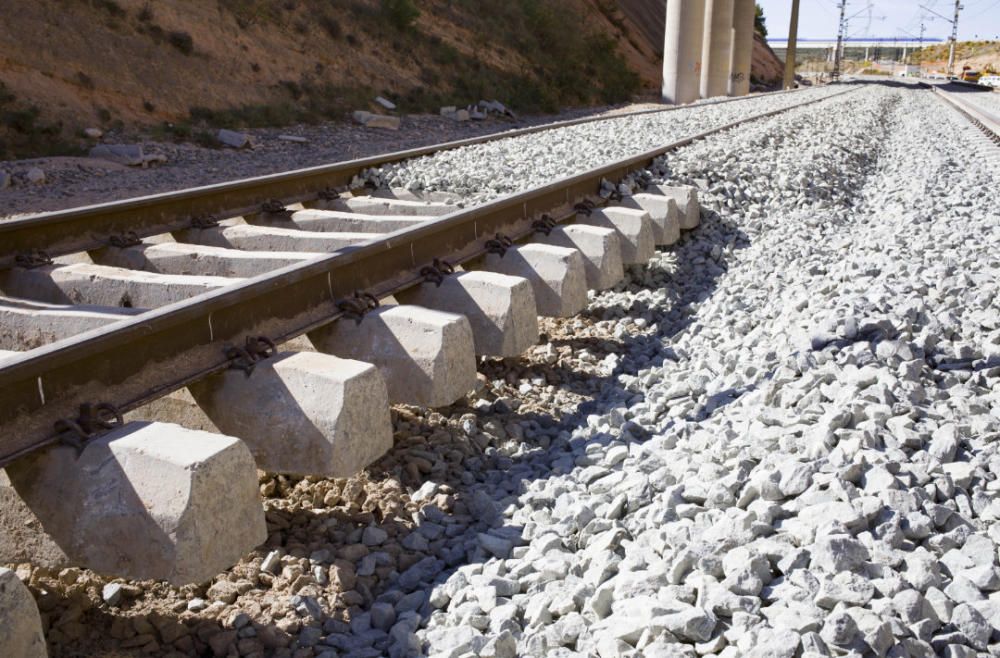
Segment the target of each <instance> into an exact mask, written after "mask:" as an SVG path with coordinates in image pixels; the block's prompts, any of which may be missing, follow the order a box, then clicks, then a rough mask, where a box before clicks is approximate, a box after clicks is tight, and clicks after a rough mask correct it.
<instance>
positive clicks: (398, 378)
mask: <svg viewBox="0 0 1000 658" xmlns="http://www.w3.org/2000/svg"><path fill="white" fill-rule="evenodd" d="M309 340H310V341H311V342H312V344H313V345H315V346H316V349H318V350H320V351H322V352H326V353H328V354H336V355H337V356H339V357H342V358H345V359H358V360H364V361H366V362H368V363H371V364H374V365H375V367H376V368H378V369H379V372H381V373H382V379H383V380H384V381H385V383H386V387H387V389H388V394H389V401H390V402H393V403H401V404H412V405H416V406H420V407H443V406H446V405H449V404H452V403H453V402H455V401H456V400H459V399H461V398H463V397H465V396H466V395H467V394H468V393H469V392H470V391H472V390H473V389H474V388H475V387H476V353H475V350H474V348H473V339H472V327H471V326H470V325H469V321H468V320H467V319H466V318H465V316H462V315H456V314H454V313H442V312H440V311H433V310H431V309H429V308H421V307H419V306H382V307H380V308H377V309H375V310H374V311H372V312H371V313H368V314H367V315H365V316H364V319H362V321H361V322H360V323H356V322H354V321H353V320H348V319H342V320H338V321H337V322H332V323H330V324H328V325H326V326H325V327H321V328H320V329H316V330H315V331H312V332H310V333H309Z"/></svg>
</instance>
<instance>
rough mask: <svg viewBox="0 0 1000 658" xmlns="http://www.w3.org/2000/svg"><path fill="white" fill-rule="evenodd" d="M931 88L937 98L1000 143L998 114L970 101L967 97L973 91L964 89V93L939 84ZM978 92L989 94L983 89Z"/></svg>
mask: <svg viewBox="0 0 1000 658" xmlns="http://www.w3.org/2000/svg"><path fill="white" fill-rule="evenodd" d="M933 89H934V91H935V92H936V94H937V96H938V97H939V98H941V99H942V100H943V101H945V102H946V103H947V104H949V105H950V106H951V107H953V108H954V109H955V110H957V111H958V112H959V113H960V114H962V115H963V116H965V117H966V118H967V119H968V120H969V121H971V122H972V124H973V125H974V126H976V128H978V129H979V130H981V131H982V132H983V134H985V135H986V136H987V137H988V138H989V139H990V141H992V142H993V143H994V144H997V145H1000V115H997V114H995V113H993V112H990V111H989V110H987V109H986V108H984V107H981V106H979V105H977V104H975V103H972V102H970V101H969V100H968V98H967V97H968V96H969V95H970V94H973V93H975V92H969V91H965V92H964V93H956V92H953V91H948V90H945V89H942V87H941V86H940V85H935V86H934V87H933ZM979 93H985V94H989V93H990V92H988V91H984V92H979Z"/></svg>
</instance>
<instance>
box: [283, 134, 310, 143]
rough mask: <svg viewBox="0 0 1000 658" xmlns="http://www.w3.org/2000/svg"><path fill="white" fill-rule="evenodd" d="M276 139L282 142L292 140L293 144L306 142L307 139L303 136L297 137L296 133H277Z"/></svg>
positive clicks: (307, 141)
mask: <svg viewBox="0 0 1000 658" xmlns="http://www.w3.org/2000/svg"><path fill="white" fill-rule="evenodd" d="M278 139H280V140H281V141H283V142H292V143H293V144H308V143H309V140H308V139H306V138H305V137H299V136H298V135H278Z"/></svg>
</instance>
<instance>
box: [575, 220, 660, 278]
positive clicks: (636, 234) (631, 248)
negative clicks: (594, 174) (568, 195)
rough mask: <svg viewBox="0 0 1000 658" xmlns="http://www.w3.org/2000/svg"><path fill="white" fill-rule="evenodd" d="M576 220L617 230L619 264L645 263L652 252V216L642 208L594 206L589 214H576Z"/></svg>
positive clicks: (654, 248)
mask: <svg viewBox="0 0 1000 658" xmlns="http://www.w3.org/2000/svg"><path fill="white" fill-rule="evenodd" d="M576 223H577V224H583V225H587V226H601V227H603V228H610V229H614V230H615V231H617V232H618V241H619V244H620V245H621V250H622V264H623V265H645V264H646V263H648V262H649V259H650V258H652V257H653V254H654V253H655V252H656V245H655V244H654V243H655V240H654V239H653V220H652V219H650V217H649V214H648V213H647V212H646V211H645V210H642V209H637V208H627V207H623V206H617V207H616V206H607V207H604V208H595V209H594V210H592V211H591V213H590V214H589V215H586V214H583V213H580V214H577V216H576Z"/></svg>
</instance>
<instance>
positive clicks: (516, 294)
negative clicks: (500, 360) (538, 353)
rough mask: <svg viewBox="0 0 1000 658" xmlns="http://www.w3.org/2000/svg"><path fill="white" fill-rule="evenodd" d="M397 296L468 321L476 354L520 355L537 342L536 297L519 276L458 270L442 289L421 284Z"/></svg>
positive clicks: (431, 284) (434, 285)
mask: <svg viewBox="0 0 1000 658" xmlns="http://www.w3.org/2000/svg"><path fill="white" fill-rule="evenodd" d="M396 297H397V298H398V299H399V301H401V302H403V303H404V304H416V305H418V306H425V307H427V308H433V309H437V310H439V311H446V312H448V313H460V314H461V315H464V316H465V317H467V318H468V319H469V324H470V325H471V326H472V336H473V340H474V341H475V345H476V354H477V355H480V356H500V357H508V356H519V355H521V354H522V353H524V351H525V350H527V349H528V348H530V347H532V346H533V345H535V344H537V343H538V308H537V306H536V305H535V294H534V292H533V291H532V289H531V284H530V283H529V282H528V281H527V279H522V278H521V277H517V276H506V275H504V274H496V273H493V272H459V273H457V274H453V275H450V276H446V277H445V278H444V280H443V281H442V282H441V285H440V286H439V285H436V284H434V283H422V284H420V285H417V286H414V287H412V288H409V289H408V290H404V291H402V292H400V293H398V294H397V295H396Z"/></svg>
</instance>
